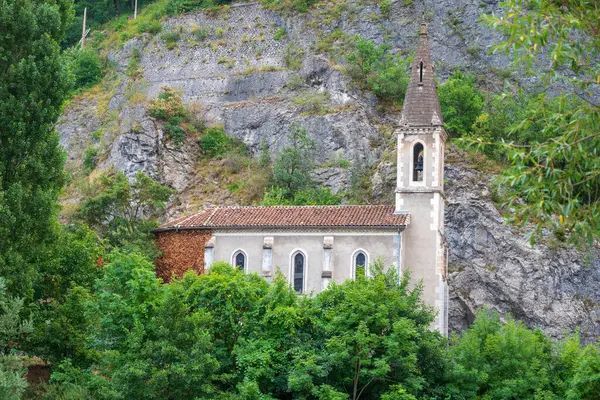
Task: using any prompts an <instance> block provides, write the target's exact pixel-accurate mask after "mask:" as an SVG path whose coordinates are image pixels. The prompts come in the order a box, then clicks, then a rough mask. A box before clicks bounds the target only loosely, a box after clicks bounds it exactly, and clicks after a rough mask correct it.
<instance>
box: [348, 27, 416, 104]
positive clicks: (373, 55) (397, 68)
mask: <svg viewBox="0 0 600 400" xmlns="http://www.w3.org/2000/svg"><path fill="white" fill-rule="evenodd" d="M389 50H390V46H389V45H376V44H375V42H373V41H371V40H366V39H365V38H362V37H360V36H358V37H356V39H355V50H354V52H352V53H351V54H350V55H348V57H347V61H348V64H349V65H348V73H349V74H350V76H351V77H352V78H353V79H354V80H356V81H357V82H358V83H359V84H360V85H361V86H363V87H364V88H366V89H368V90H371V91H372V92H373V93H374V94H375V95H376V96H377V97H379V98H380V99H382V100H384V101H388V102H395V103H397V104H402V102H403V101H404V95H405V94H406V88H407V86H408V73H407V70H408V65H409V64H410V60H411V59H410V58H402V57H400V56H399V55H394V54H392V53H391V52H390V51H389Z"/></svg>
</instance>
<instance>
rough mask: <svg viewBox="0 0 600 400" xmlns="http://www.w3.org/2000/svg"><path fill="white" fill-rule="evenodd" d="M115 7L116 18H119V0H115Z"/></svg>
mask: <svg viewBox="0 0 600 400" xmlns="http://www.w3.org/2000/svg"><path fill="white" fill-rule="evenodd" d="M113 5H114V6H115V16H117V17H118V16H119V0H113Z"/></svg>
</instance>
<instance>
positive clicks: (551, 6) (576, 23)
mask: <svg viewBox="0 0 600 400" xmlns="http://www.w3.org/2000/svg"><path fill="white" fill-rule="evenodd" d="M503 8H504V13H503V15H504V16H493V15H487V16H484V17H483V20H484V21H485V22H486V23H487V24H488V25H489V26H491V27H492V28H494V29H496V30H497V31H498V32H500V33H502V34H503V35H504V36H505V37H506V38H507V39H506V40H505V41H503V42H502V43H500V44H499V45H498V46H497V47H496V48H495V50H496V51H505V52H506V53H509V52H512V53H513V54H514V57H515V58H514V63H515V67H516V68H518V69H519V71H522V73H523V75H525V76H527V75H537V77H538V79H539V81H540V83H542V84H543V85H545V87H547V88H554V89H556V88H559V89H561V90H562V92H561V93H560V94H558V95H557V96H556V97H555V98H553V99H552V98H551V97H550V96H548V95H542V96H539V97H538V98H537V101H536V104H535V108H536V109H537V110H538V112H537V113H535V114H534V115H533V116H528V118H526V119H523V120H522V121H521V122H520V123H519V124H518V125H516V126H515V127H514V128H513V129H512V131H513V132H514V133H515V134H516V135H523V134H527V131H529V130H530V129H531V127H532V125H536V129H540V130H541V133H542V136H543V137H545V138H546V139H545V140H542V141H540V142H534V143H530V144H528V145H525V146H523V145H518V144H517V143H515V142H513V141H510V140H507V141H500V142H496V143H495V145H497V146H500V147H502V148H503V151H505V152H506V153H507V155H508V159H509V161H510V167H509V168H507V169H506V170H505V171H504V174H503V175H502V176H501V177H500V183H501V184H503V185H505V186H506V187H507V188H510V189H512V190H507V193H506V198H507V202H506V206H508V207H510V208H512V209H514V210H515V214H514V218H513V221H514V222H516V223H521V224H524V223H527V222H531V223H533V224H534V226H535V229H534V231H533V232H532V236H531V237H532V240H534V239H535V238H536V237H538V235H540V234H541V232H542V228H549V229H550V230H553V231H555V232H563V234H566V235H567V236H568V237H570V238H571V240H573V241H574V242H580V240H581V239H587V240H588V241H589V242H591V241H593V240H594V239H595V238H596V239H597V238H598V236H599V235H600V204H599V200H600V198H599V195H600V157H596V156H595V154H596V153H597V151H598V149H599V148H600V133H599V132H600V105H599V104H598V101H597V99H598V96H597V94H598V90H599V88H600V63H598V62H597V60H598V58H599V57H600V35H597V34H595V32H598V31H599V30H600V26H599V21H600V9H599V8H598V7H597V4H596V2H593V1H576V0H566V1H560V2H559V1H551V0H525V1H524V0H508V1H506V2H504V3H503ZM555 92H556V90H555ZM551 103H554V104H557V108H554V107H549V104H551ZM538 127H539V128H538ZM481 142H483V141H481ZM522 200H525V201H524V202H523V201H522Z"/></svg>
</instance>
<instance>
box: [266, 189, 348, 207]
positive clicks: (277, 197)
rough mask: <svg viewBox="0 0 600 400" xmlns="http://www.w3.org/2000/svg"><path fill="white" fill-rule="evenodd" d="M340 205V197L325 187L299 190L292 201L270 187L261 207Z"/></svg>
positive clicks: (281, 192)
mask: <svg viewBox="0 0 600 400" xmlns="http://www.w3.org/2000/svg"><path fill="white" fill-rule="evenodd" d="M341 203H342V197H341V196H340V195H338V194H333V193H331V191H330V190H329V188H326V187H322V186H321V187H318V188H312V189H307V190H301V191H299V192H296V193H295V194H294V198H293V199H291V200H290V199H287V198H286V197H285V196H284V191H283V189H281V188H278V187H271V188H270V189H269V190H268V191H266V192H265V196H264V198H263V201H262V203H261V205H263V206H334V205H338V204H341Z"/></svg>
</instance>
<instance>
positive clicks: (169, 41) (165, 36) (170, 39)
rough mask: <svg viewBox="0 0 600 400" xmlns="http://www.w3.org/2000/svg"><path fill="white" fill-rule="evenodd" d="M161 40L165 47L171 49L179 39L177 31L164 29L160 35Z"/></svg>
mask: <svg viewBox="0 0 600 400" xmlns="http://www.w3.org/2000/svg"><path fill="white" fill-rule="evenodd" d="M160 38H161V40H162V41H163V42H164V43H165V46H166V47H167V49H169V50H172V49H174V48H175V46H177V42H178V41H179V39H180V35H179V33H178V32H174V31H166V32H163V33H162V34H161V35H160Z"/></svg>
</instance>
